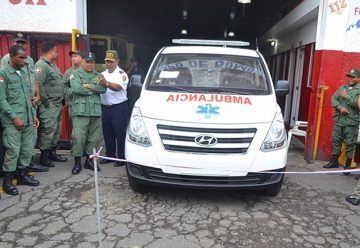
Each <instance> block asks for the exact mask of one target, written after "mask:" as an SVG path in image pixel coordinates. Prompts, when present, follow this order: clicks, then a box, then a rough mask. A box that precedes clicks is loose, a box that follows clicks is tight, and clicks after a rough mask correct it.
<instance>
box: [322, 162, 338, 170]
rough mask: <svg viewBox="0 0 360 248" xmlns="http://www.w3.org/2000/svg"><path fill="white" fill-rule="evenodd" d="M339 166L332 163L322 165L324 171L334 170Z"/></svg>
mask: <svg viewBox="0 0 360 248" xmlns="http://www.w3.org/2000/svg"><path fill="white" fill-rule="evenodd" d="M339 167H340V166H339V164H332V163H327V164H326V165H323V168H324V169H335V168H339Z"/></svg>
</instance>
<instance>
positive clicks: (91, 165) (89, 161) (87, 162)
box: [84, 156, 100, 171]
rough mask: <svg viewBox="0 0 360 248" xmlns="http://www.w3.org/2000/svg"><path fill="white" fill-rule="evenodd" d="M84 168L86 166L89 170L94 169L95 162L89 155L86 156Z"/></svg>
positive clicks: (98, 168) (98, 169)
mask: <svg viewBox="0 0 360 248" xmlns="http://www.w3.org/2000/svg"><path fill="white" fill-rule="evenodd" d="M84 168H85V169H88V170H92V171H94V163H93V161H92V159H91V158H89V156H86V160H85V164H84ZM97 171H100V167H99V166H97Z"/></svg>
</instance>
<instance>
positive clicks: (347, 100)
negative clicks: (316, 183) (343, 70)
mask: <svg viewBox="0 0 360 248" xmlns="http://www.w3.org/2000/svg"><path fill="white" fill-rule="evenodd" d="M346 76H347V77H348V79H349V82H348V85H343V86H341V87H340V88H339V89H338V90H337V91H336V92H335V93H334V95H333V96H332V98H331V105H332V107H333V108H334V109H335V114H334V117H333V118H334V127H333V131H332V156H331V160H330V161H329V163H327V164H326V165H324V166H323V168H325V169H329V168H338V167H339V162H338V158H339V156H340V153H341V146H342V143H343V142H345V144H346V162H345V166H344V169H349V168H350V167H351V161H352V157H353V154H354V151H355V147H356V142H357V137H358V131H359V118H360V115H359V103H358V99H359V94H360V84H358V83H357V82H358V79H359V77H360V70H359V69H351V70H350V71H349V73H348V74H347V75H346ZM347 174H348V173H347Z"/></svg>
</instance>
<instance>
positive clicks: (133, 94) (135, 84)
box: [127, 75, 142, 111]
mask: <svg viewBox="0 0 360 248" xmlns="http://www.w3.org/2000/svg"><path fill="white" fill-rule="evenodd" d="M141 89H142V82H141V75H132V76H131V78H130V83H129V87H128V88H127V97H128V101H129V109H130V111H131V110H132V109H133V107H134V104H135V102H136V101H137V99H138V98H139V97H140V94H141Z"/></svg>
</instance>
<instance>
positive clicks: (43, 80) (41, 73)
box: [35, 42, 67, 167]
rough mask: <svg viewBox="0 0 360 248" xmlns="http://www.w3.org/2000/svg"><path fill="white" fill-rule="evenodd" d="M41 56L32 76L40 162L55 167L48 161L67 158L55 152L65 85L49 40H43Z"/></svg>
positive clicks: (54, 47) (63, 160)
mask: <svg viewBox="0 0 360 248" xmlns="http://www.w3.org/2000/svg"><path fill="white" fill-rule="evenodd" d="M41 53H42V56H41V58H40V59H39V61H38V62H36V64H35V78H36V80H37V81H38V82H39V85H40V92H41V104H40V105H39V118H40V122H41V126H40V130H39V146H40V151H41V155H40V164H41V165H43V166H47V167H54V164H53V163H52V162H51V161H50V160H53V161H57V162H66V161H67V159H66V158H64V157H62V156H60V155H58V154H57V153H56V148H57V143H58V141H59V138H60V131H61V121H62V105H63V100H64V84H63V81H62V75H61V73H60V70H59V68H58V67H57V66H56V65H55V64H54V62H55V60H56V59H57V47H56V45H55V44H54V43H52V42H44V43H43V44H42V47H41Z"/></svg>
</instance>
